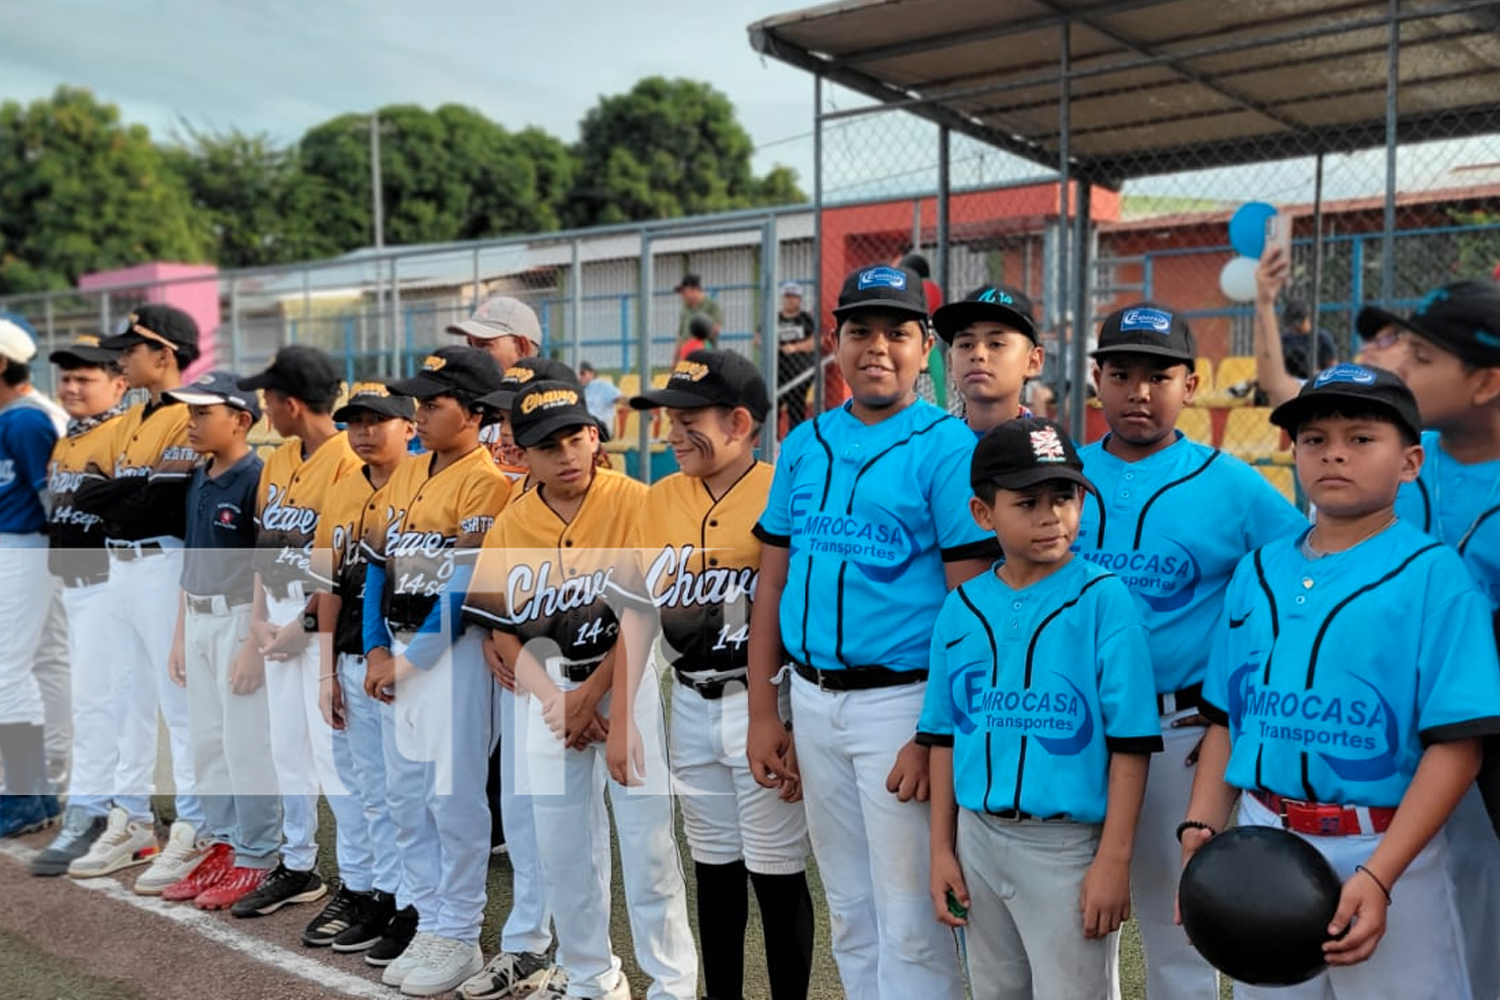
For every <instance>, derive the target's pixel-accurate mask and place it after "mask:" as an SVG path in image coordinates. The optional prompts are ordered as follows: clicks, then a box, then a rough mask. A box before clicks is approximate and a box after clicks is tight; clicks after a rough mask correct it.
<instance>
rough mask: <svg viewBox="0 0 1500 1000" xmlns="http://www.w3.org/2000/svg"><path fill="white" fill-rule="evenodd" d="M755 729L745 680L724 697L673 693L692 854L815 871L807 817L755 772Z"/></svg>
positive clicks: (711, 861)
mask: <svg viewBox="0 0 1500 1000" xmlns="http://www.w3.org/2000/svg"><path fill="white" fill-rule="evenodd" d="M782 690H783V691H785V690H786V688H785V687H783V688H782ZM783 714H785V712H784V713H783ZM749 726H750V696H749V694H748V693H747V692H746V690H745V688H744V685H742V684H740V685H735V686H733V687H732V688H731V689H730V690H729V691H726V692H725V695H724V697H722V698H705V697H703V696H702V695H701V694H699V693H698V692H697V691H696V690H694V689H693V688H691V687H689V686H687V685H686V684H681V683H678V684H676V685H675V687H674V688H673V690H672V726H671V730H670V738H671V748H672V776H673V779H674V781H673V784H674V787H675V790H676V793H677V797H678V801H679V802H680V803H681V804H682V826H683V831H684V832H685V833H686V834H687V842H688V851H689V853H690V854H692V857H693V860H694V861H696V862H698V863H699V864H704V865H728V864H733V863H734V862H736V861H740V860H743V861H744V862H745V867H746V868H747V869H748V870H750V871H752V872H757V873H759V874H762V875H794V874H796V873H797V872H800V871H805V870H806V869H807V850H808V847H807V816H806V814H805V813H804V812H803V808H802V803H800V802H783V801H782V800H781V797H780V795H778V794H777V791H776V790H775V789H773V788H763V787H761V786H760V784H758V783H757V782H756V780H755V778H754V777H753V776H752V775H751V774H750V761H749V759H748V758H747V757H746V756H745V737H746V734H747V732H748V730H749Z"/></svg>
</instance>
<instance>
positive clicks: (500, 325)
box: [447, 295, 542, 371]
mask: <svg viewBox="0 0 1500 1000" xmlns="http://www.w3.org/2000/svg"><path fill="white" fill-rule="evenodd" d="M447 333H449V334H450V335H451V336H454V337H463V338H464V342H465V343H467V344H468V345H469V346H470V347H477V348H478V349H479V350H481V351H483V352H485V353H486V354H488V355H489V356H490V357H492V358H494V359H495V364H497V365H499V366H500V370H501V371H504V370H505V369H507V368H509V367H510V366H512V365H514V364H515V363H516V362H517V361H520V360H521V359H522V358H531V357H535V356H536V355H537V354H538V353H539V352H540V351H541V349H542V324H541V321H540V320H538V319H537V316H536V312H535V310H533V309H532V308H531V307H530V306H528V305H527V304H526V303H524V302H522V301H521V300H520V299H515V298H511V297H510V296H509V295H493V296H491V297H490V298H487V299H485V300H484V301H483V302H481V303H479V308H478V309H475V310H474V315H472V316H470V317H469V318H468V319H466V320H462V321H460V322H458V323H454V324H453V325H452V326H450V327H448V330H447Z"/></svg>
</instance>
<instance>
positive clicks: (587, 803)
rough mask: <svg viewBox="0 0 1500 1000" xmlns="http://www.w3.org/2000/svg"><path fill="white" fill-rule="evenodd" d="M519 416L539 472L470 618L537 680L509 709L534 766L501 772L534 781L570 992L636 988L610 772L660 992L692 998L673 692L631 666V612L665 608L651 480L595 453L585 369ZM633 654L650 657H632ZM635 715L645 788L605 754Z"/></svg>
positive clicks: (512, 664)
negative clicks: (623, 966) (616, 909)
mask: <svg viewBox="0 0 1500 1000" xmlns="http://www.w3.org/2000/svg"><path fill="white" fill-rule="evenodd" d="M511 422H512V426H513V427H514V429H515V434H516V443H517V444H518V445H519V446H520V447H521V448H523V449H524V450H525V452H526V462H527V465H528V466H529V467H530V469H531V475H532V478H533V479H534V481H535V482H536V487H535V488H534V489H532V490H530V491H528V492H527V493H525V494H523V495H522V496H521V497H520V498H519V499H518V500H516V501H515V503H513V504H511V505H510V506H509V507H507V508H506V509H505V511H504V513H502V514H501V515H500V516H499V517H498V518H497V519H496V521H495V527H494V529H493V530H492V531H491V532H490V533H489V535H488V536H487V537H486V538H485V540H484V552H483V554H482V555H481V557H480V562H479V567H478V569H477V570H476V571H475V574H474V575H475V580H474V586H473V587H472V588H471V591H470V594H469V599H468V601H467V602H466V603H465V605H464V612H465V614H466V615H468V616H469V618H470V619H471V620H473V621H474V622H476V623H478V624H480V625H482V626H484V627H487V628H490V629H491V630H492V634H493V636H494V640H495V645H496V647H497V648H498V650H499V654H500V661H501V664H500V667H499V669H498V670H497V677H498V680H499V681H500V683H501V684H502V685H503V686H505V687H506V688H508V689H512V690H514V691H516V692H517V694H518V696H525V697H524V699H523V698H521V697H518V699H517V705H516V716H514V717H512V716H507V717H506V720H505V724H506V725H509V726H512V727H513V729H512V731H517V732H519V733H524V735H521V736H520V737H519V738H521V739H524V740H525V741H526V750H525V753H524V756H522V755H520V754H517V755H516V756H517V758H518V759H519V760H524V761H525V763H526V766H524V767H521V768H520V769H519V770H520V773H519V774H515V773H510V772H507V773H505V774H503V775H502V776H501V783H502V785H504V784H506V783H519V784H520V785H522V786H529V793H530V796H531V805H532V809H533V814H534V817H535V822H536V840H537V847H538V853H539V854H540V857H541V870H542V873H543V874H544V876H545V879H544V881H543V884H544V885H545V887H546V893H547V898H548V902H549V903H550V906H551V910H552V919H553V924H554V926H555V927H556V929H557V939H558V956H559V961H561V962H562V963H564V968H563V970H562V971H563V972H564V973H565V974H566V975H567V983H568V987H567V988H568V991H569V993H570V994H573V995H577V996H593V997H605V998H608V1000H624V998H627V997H629V995H630V988H629V984H628V983H627V982H626V979H625V976H624V974H623V973H622V972H621V971H620V960H619V959H618V958H617V957H616V956H615V955H614V952H613V949H612V948H611V946H610V938H609V907H610V898H609V869H610V853H609V847H608V845H609V838H608V836H606V835H605V831H606V815H605V812H604V796H603V793H604V791H605V789H606V788H607V789H608V791H609V796H610V802H611V804H612V806H613V808H614V817H615V829H616V832H617V833H618V835H619V839H620V862H621V865H622V866H623V872H624V882H625V898H626V905H627V907H628V909H629V912H630V926H631V936H632V938H633V939H634V941H635V945H636V958H637V961H638V963H639V964H640V967H641V969H642V970H643V971H644V972H645V973H646V974H647V975H649V976H650V977H651V978H652V980H653V984H652V987H651V989H650V995H652V996H661V997H671V998H675V1000H690V998H693V997H695V996H696V995H697V993H696V987H697V983H698V956H697V953H696V951H695V950H694V947H693V937H692V932H691V930H690V929H689V927H688V918H687V896H686V889H685V886H684V883H683V878H682V866H681V861H680V860H679V858H678V853H677V841H676V838H675V835H674V832H673V830H674V824H673V818H672V800H671V797H670V782H669V776H668V774H667V766H666V759H665V752H664V750H665V748H664V747H663V746H662V745H661V744H662V740H661V712H660V709H661V706H660V700H659V698H653V697H650V696H648V695H647V694H645V693H642V695H641V697H640V698H638V699H635V700H634V702H632V699H631V697H630V696H631V695H632V694H633V693H634V692H633V690H632V688H631V685H630V684H629V682H628V679H629V677H630V676H632V675H633V676H636V677H640V676H642V669H643V664H644V658H645V656H646V655H647V649H648V648H649V633H648V632H647V630H646V627H645V626H644V624H643V623H636V624H632V622H631V619H632V617H634V618H635V619H640V618H643V617H644V615H645V614H646V613H648V612H649V609H650V603H649V599H648V598H647V597H646V596H645V595H644V594H643V593H642V592H641V586H640V582H639V579H638V573H639V567H638V566H637V565H636V559H635V554H634V550H633V549H631V545H632V544H633V541H634V539H635V537H636V522H637V518H638V517H639V515H640V506H641V502H642V500H643V498H644V495H645V493H646V487H645V486H643V485H642V484H640V483H639V482H637V481H635V480H634V479H631V478H629V477H628V476H624V475H621V474H620V473H618V472H614V471H612V470H610V469H599V468H596V467H595V466H594V462H593V456H594V451H595V449H596V448H597V447H598V442H599V429H598V425H597V423H596V422H595V420H594V417H593V415H592V414H591V413H589V411H588V406H587V404H586V403H585V401H584V396H583V390H582V388H581V387H580V386H578V385H576V384H573V385H570V384H568V383H566V382H549V381H539V382H532V383H530V384H528V385H527V386H526V387H525V388H523V389H521V391H520V392H518V393H517V394H516V398H515V402H514V405H513V406H512V408H511ZM627 630H629V631H628V633H627ZM630 636H634V637H636V639H635V641H634V642H632V640H631V638H630ZM640 637H645V639H644V640H642V639H641V638H640ZM632 657H640V659H639V660H637V661H636V662H635V664H634V666H633V667H632V664H631V663H630V662H629V661H630V658H632ZM633 710H634V711H633ZM523 716H524V721H521V719H522V717H523ZM627 718H630V719H632V720H633V721H635V722H636V723H638V725H639V730H640V731H641V732H642V733H644V734H645V737H644V741H643V742H644V758H645V760H644V771H645V773H644V775H643V778H644V781H645V783H646V787H644V788H627V787H625V785H623V784H621V783H620V782H619V781H618V780H615V781H609V780H607V778H606V775H605V774H604V773H603V771H604V769H603V768H602V767H600V766H599V765H600V764H601V763H603V758H604V756H605V746H604V743H605V740H606V737H607V734H608V733H609V732H611V731H612V730H613V728H614V726H612V725H611V720H613V722H614V724H615V725H620V726H621V727H622V728H625V727H624V725H623V722H622V720H624V719H627ZM627 777H628V776H627ZM632 783H634V782H632ZM509 815H510V808H509V806H508V805H507V809H506V816H507V819H508V818H509ZM504 958H505V956H503V955H502V960H503V959H504ZM518 958H520V959H521V960H523V962H524V968H513V969H511V970H510V971H511V972H512V973H514V972H525V973H527V977H528V978H530V977H531V976H533V975H537V974H538V970H541V969H543V968H544V967H545V963H544V959H543V957H542V956H541V955H540V954H535V953H533V954H530V955H523V956H518ZM492 971H501V970H497V969H496V966H495V965H494V963H492V964H491V967H490V969H489V970H486V975H487V976H488V975H489V973H491V972H492ZM532 981H533V982H538V981H537V980H532ZM490 985H491V986H495V987H499V986H501V985H503V984H500V983H492V984H490ZM484 986H485V984H484V983H483V982H482V981H480V980H478V978H477V977H476V981H473V988H472V989H471V987H470V986H469V985H468V984H466V986H465V989H464V992H465V994H467V995H477V994H480V993H481V987H484ZM541 988H543V986H542V985H541V984H540V983H538V989H541ZM483 995H489V996H495V995H499V994H498V992H497V991H496V990H493V989H492V990H486V991H484V992H483Z"/></svg>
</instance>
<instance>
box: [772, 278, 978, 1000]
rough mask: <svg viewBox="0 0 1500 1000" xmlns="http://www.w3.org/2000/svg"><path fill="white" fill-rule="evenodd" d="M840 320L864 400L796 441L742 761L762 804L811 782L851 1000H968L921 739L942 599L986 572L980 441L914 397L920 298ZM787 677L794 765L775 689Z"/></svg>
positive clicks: (921, 352) (857, 391)
mask: <svg viewBox="0 0 1500 1000" xmlns="http://www.w3.org/2000/svg"><path fill="white" fill-rule="evenodd" d="M834 316H835V318H837V319H838V321H839V326H838V330H837V333H836V336H837V357H838V362H839V369H840V371H841V372H842V373H843V375H844V378H845V380H846V381H847V382H848V383H849V388H850V391H851V392H852V394H853V398H852V399H851V400H850V402H849V403H847V404H845V405H844V406H842V407H839V408H838V409H836V410H832V411H830V412H828V413H825V414H823V415H822V416H820V417H818V418H817V419H816V420H811V421H807V422H805V423H802V424H799V425H798V426H797V427H796V428H795V429H794V430H793V431H792V432H791V433H790V434H789V435H787V438H786V441H785V442H784V443H783V445H782V449H781V454H780V456H779V457H778V461H777V464H776V474H775V476H774V478H773V480H772V483H771V492H770V496H769V498H768V499H767V502H766V510H765V513H764V514H763V515H762V516H761V519H760V522H759V523H758V524H757V525H756V527H755V534H756V536H757V537H759V538H760V540H761V543H762V548H761V559H760V576H759V579H758V582H757V584H756V588H757V589H756V594H755V607H754V609H753V611H752V613H751V618H750V662H749V677H750V682H749V687H750V694H749V698H750V729H749V736H748V739H747V743H746V749H747V756H748V757H749V760H750V769H751V773H752V774H753V775H754V776H755V778H756V780H757V781H759V782H760V783H761V784H763V785H767V786H769V787H782V786H783V783H784V782H786V781H787V780H788V779H791V778H795V777H796V776H797V775H798V774H799V773H800V778H801V782H802V787H803V789H804V791H805V793H806V797H805V801H806V804H807V806H806V808H807V828H808V833H809V835H810V837H811V840H812V847H813V854H814V855H815V856H816V857H817V860H818V866H819V868H820V869H821V871H822V875H823V885H824V890H825V892H826V894H827V897H828V909H829V912H830V915H831V919H832V925H833V953H834V957H835V959H836V960H837V961H838V965H839V973H840V975H841V977H842V978H843V982H844V992H845V993H846V994H847V995H848V996H851V997H860V998H861V1000H866V998H885V1000H890V998H897V997H899V998H901V1000H911V998H914V997H921V998H923V1000H957V998H958V997H960V996H962V990H963V987H962V983H961V980H960V976H959V971H958V962H957V959H956V955H955V952H954V946H953V941H952V938H951V936H950V935H949V934H948V933H947V932H946V930H945V929H944V928H943V927H941V926H940V925H938V924H937V923H936V922H934V921H933V919H932V914H931V910H930V905H929V903H928V881H929V867H928V854H927V844H928V810H927V805H926V799H927V791H928V774H927V756H928V751H927V748H926V747H923V746H920V745H918V744H917V743H916V742H915V740H914V736H915V730H916V722H917V717H918V715H919V714H920V713H921V708H922V692H923V684H924V682H925V681H926V680H927V669H928V660H927V653H928V644H929V642H930V640H931V638H932V624H933V622H934V621H935V620H936V618H937V613H938V610H939V609H940V608H941V606H942V603H943V597H944V594H945V593H946V591H947V589H949V588H951V587H955V586H957V585H958V584H960V583H962V582H963V581H965V580H967V579H969V578H971V577H973V576H976V575H977V574H979V573H980V572H982V571H983V570H984V569H985V568H986V567H987V566H989V564H990V558H989V557H990V555H991V554H993V552H994V549H995V540H994V537H993V536H992V535H989V534H988V533H986V532H985V531H983V530H982V529H981V528H980V527H979V526H978V525H976V524H975V523H974V521H973V519H972V518H970V517H969V516H968V515H967V513H966V510H965V508H966V505H967V503H968V489H967V488H966V485H965V475H964V473H965V471H966V470H967V469H968V465H969V458H970V455H971V454H972V452H973V450H974V435H973V433H972V432H971V431H969V430H968V429H967V428H966V427H964V425H963V423H962V422H961V421H959V420H956V419H954V418H953V417H951V416H949V415H948V414H946V413H944V412H943V411H941V410H939V409H938V408H937V407H935V406H932V405H931V404H929V403H925V402H920V401H919V400H918V399H917V395H916V392H915V389H914V386H915V384H916V380H917V374H918V372H920V371H921V368H922V364H923V361H924V360H925V359H926V357H927V352H928V351H930V350H931V349H932V335H931V334H930V333H929V332H928V329H927V304H926V299H925V297H924V295H923V291H922V281H921V279H920V278H919V277H918V276H917V275H916V274H915V273H913V272H911V271H908V270H904V269H902V268H895V267H883V266H882V267H869V268H864V269H862V270H859V271H856V272H855V273H853V274H851V275H850V276H849V278H848V280H846V281H845V282H844V287H843V290H842V292H841V293H840V295H839V305H838V308H837V309H835V310H834ZM788 660H790V661H791V662H790V665H789V666H790V671H791V673H792V674H793V676H792V678H791V685H792V691H791V702H792V716H793V718H794V719H795V720H796V727H797V733H796V751H795V754H793V752H792V746H791V743H792V740H791V734H790V733H788V732H787V730H786V729H785V728H784V725H783V722H782V717H781V714H780V712H779V711H778V704H777V686H776V685H775V683H773V678H777V677H778V675H780V674H781V672H782V670H783V666H784V665H786V664H787V661H788Z"/></svg>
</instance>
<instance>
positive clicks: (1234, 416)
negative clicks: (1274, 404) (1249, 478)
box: [1219, 406, 1292, 465]
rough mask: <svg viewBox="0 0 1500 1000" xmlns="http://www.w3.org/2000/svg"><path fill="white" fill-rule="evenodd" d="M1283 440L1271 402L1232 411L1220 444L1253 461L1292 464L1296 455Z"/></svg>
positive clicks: (1248, 460)
mask: <svg viewBox="0 0 1500 1000" xmlns="http://www.w3.org/2000/svg"><path fill="white" fill-rule="evenodd" d="M1283 440H1284V439H1283V437H1282V433H1281V428H1280V427H1277V426H1276V425H1275V424H1273V423H1271V408H1270V407H1269V406H1244V407H1241V408H1239V409H1237V410H1231V411H1230V413H1229V419H1228V420H1226V421H1225V422H1224V438H1223V440H1222V441H1221V442H1220V444H1219V447H1221V448H1223V449H1224V450H1225V451H1227V452H1229V454H1231V455H1234V456H1235V457H1236V458H1241V459H1244V460H1245V461H1246V462H1249V463H1251V464H1252V465H1254V464H1257V463H1266V462H1273V463H1276V464H1278V465H1288V464H1290V463H1291V460H1292V456H1291V451H1290V449H1288V448H1287V447H1286V446H1285V445H1284V444H1283Z"/></svg>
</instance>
